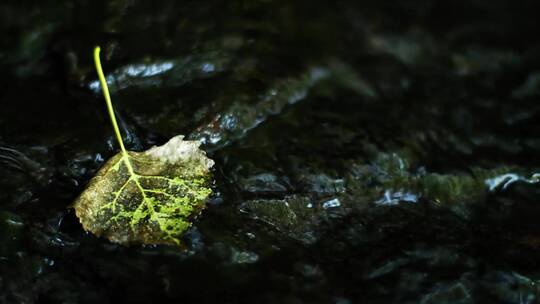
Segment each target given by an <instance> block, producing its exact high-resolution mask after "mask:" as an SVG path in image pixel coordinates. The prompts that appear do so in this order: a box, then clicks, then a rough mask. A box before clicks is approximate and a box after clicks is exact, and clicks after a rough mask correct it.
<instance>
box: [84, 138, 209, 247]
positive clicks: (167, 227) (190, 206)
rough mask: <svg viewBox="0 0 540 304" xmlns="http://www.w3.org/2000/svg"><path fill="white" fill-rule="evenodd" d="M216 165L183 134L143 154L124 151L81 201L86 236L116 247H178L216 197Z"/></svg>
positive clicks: (96, 179)
mask: <svg viewBox="0 0 540 304" xmlns="http://www.w3.org/2000/svg"><path fill="white" fill-rule="evenodd" d="M212 165H213V161H212V160H210V159H209V158H207V157H206V155H205V153H204V152H203V151H201V150H200V149H199V142H198V141H184V140H183V136H181V135H180V136H176V137H173V138H172V139H171V140H170V141H169V142H167V143H166V144H164V145H163V146H159V147H153V148H151V149H149V150H147V151H145V152H128V153H127V154H123V153H121V152H120V153H118V154H116V155H115V156H114V157H112V158H111V159H110V160H109V161H107V162H106V163H105V165H104V166H103V167H102V168H101V169H100V170H99V172H98V173H97V174H96V176H95V177H94V178H93V179H92V180H91V181H90V183H89V184H88V186H87V188H86V189H85V191H84V192H83V193H82V194H81V195H80V196H79V197H78V198H77V200H76V201H75V203H74V208H75V212H76V215H77V217H78V218H79V220H80V222H81V224H82V225H83V227H84V229H85V230H86V231H90V232H92V233H94V234H96V235H98V236H104V237H106V238H108V239H109V240H111V241H113V242H117V243H121V244H132V243H143V244H173V245H180V244H181V241H180V238H181V236H182V234H183V233H184V232H185V231H186V230H187V229H188V228H189V227H190V226H191V222H192V220H193V219H194V217H195V216H197V215H198V214H199V213H200V211H201V210H202V209H203V208H204V206H205V202H206V199H207V198H208V196H209V195H210V194H211V192H212V190H211V188H210V187H209V184H210V182H211V174H210V168H211V167H212ZM130 167H131V168H132V169H130Z"/></svg>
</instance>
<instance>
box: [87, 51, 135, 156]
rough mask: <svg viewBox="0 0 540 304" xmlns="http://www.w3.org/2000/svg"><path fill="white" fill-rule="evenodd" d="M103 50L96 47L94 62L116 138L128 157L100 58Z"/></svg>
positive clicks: (123, 152) (124, 154) (123, 153)
mask: <svg viewBox="0 0 540 304" xmlns="http://www.w3.org/2000/svg"><path fill="white" fill-rule="evenodd" d="M100 51H101V48H100V47H99V46H96V48H95V49H94V62H95V64H96V70H97V74H98V77H99V82H100V83H101V90H102V91H103V97H105V102H106V103H107V110H108V111H109V117H110V118H111V122H112V125H113V128H114V133H115V135H116V139H117V140H118V144H119V145H120V149H121V150H122V155H123V156H125V157H127V155H128V154H127V151H126V148H125V147H124V141H123V140H122V134H121V133H120V129H119V128H118V123H117V122H116V116H114V109H113V106H112V102H111V95H109V87H108V86H107V80H106V79H105V75H104V74H103V69H102V68H101V61H100V59H99V52H100Z"/></svg>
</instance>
